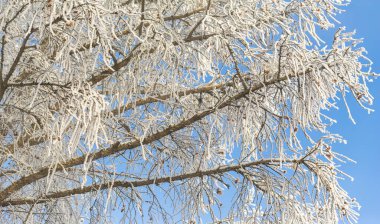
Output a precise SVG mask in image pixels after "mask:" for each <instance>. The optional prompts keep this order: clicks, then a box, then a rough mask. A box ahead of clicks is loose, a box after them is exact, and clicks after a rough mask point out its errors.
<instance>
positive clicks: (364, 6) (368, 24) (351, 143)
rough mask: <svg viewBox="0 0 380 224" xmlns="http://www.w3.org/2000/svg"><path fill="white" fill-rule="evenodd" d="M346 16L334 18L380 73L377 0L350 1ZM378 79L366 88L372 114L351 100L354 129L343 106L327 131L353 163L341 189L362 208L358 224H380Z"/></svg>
mask: <svg viewBox="0 0 380 224" xmlns="http://www.w3.org/2000/svg"><path fill="white" fill-rule="evenodd" d="M346 10H347V11H346V12H345V13H344V14H342V15H340V16H338V18H339V20H340V21H341V22H342V25H344V26H346V27H347V31H351V30H354V29H356V31H357V35H356V37H363V38H364V43H363V46H364V47H365V48H366V49H367V51H368V56H369V58H371V60H372V61H373V71H375V72H377V73H380V0H353V1H352V3H351V5H350V6H348V7H346ZM379 84H380V77H379V78H378V79H377V80H375V81H374V82H373V83H371V84H370V89H371V93H372V95H373V96H374V97H375V101H374V105H373V106H372V107H371V108H372V109H374V110H375V112H373V113H371V114H370V115H368V113H367V112H366V111H365V110H363V109H361V108H360V107H359V106H358V105H357V104H356V103H355V102H353V101H352V100H351V103H350V105H351V112H352V114H353V116H354V119H355V121H356V123H357V124H356V125H354V124H353V123H352V122H351V121H350V120H349V118H348V114H347V112H346V110H345V108H344V106H343V105H341V106H340V108H341V109H340V110H339V111H333V113H332V116H333V117H334V118H336V119H337V120H338V123H337V124H335V125H333V126H332V127H331V129H330V130H331V131H332V132H335V133H339V134H341V135H342V136H343V137H344V138H345V139H346V140H348V144H347V145H337V146H336V147H335V149H336V150H338V151H339V152H341V153H343V154H345V155H348V156H349V157H350V158H352V159H354V160H355V161H357V164H353V163H348V164H345V165H344V166H343V170H345V171H347V172H348V173H349V174H350V175H352V176H353V177H354V178H355V180H354V182H350V181H348V180H347V181H344V182H343V183H342V185H343V186H344V188H345V189H346V190H347V191H348V192H349V194H350V195H351V196H352V197H355V198H357V200H358V201H359V202H360V204H361V206H362V208H361V210H360V219H359V223H364V224H379V223H380V88H378V86H379Z"/></svg>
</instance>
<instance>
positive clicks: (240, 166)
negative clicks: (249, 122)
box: [0, 159, 300, 207]
mask: <svg viewBox="0 0 380 224" xmlns="http://www.w3.org/2000/svg"><path fill="white" fill-rule="evenodd" d="M280 162H282V163H300V161H299V160H296V159H293V160H280V159H265V160H259V161H254V162H248V163H242V164H237V165H232V166H221V167H218V168H214V169H209V170H198V171H195V172H191V173H185V174H180V175H176V176H167V177H161V178H155V179H146V180H138V181H114V182H109V183H103V184H94V185H91V186H86V187H83V188H75V189H70V190H65V191H60V192H55V193H51V194H49V195H47V196H45V197H43V198H40V199H14V200H8V201H4V202H1V203H0V206H1V207H6V206H10V205H24V204H34V203H45V202H48V201H50V200H52V199H58V198H63V197H68V196H72V195H77V194H86V193H89V192H94V191H99V190H106V189H109V188H110V187H111V186H112V187H124V188H131V187H133V188H136V187H144V186H148V185H152V184H162V183H171V182H173V181H183V180H186V179H190V178H197V177H203V176H211V175H215V174H223V173H227V172H231V171H238V170H240V169H244V168H248V167H253V166H259V165H270V164H272V163H280Z"/></svg>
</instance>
